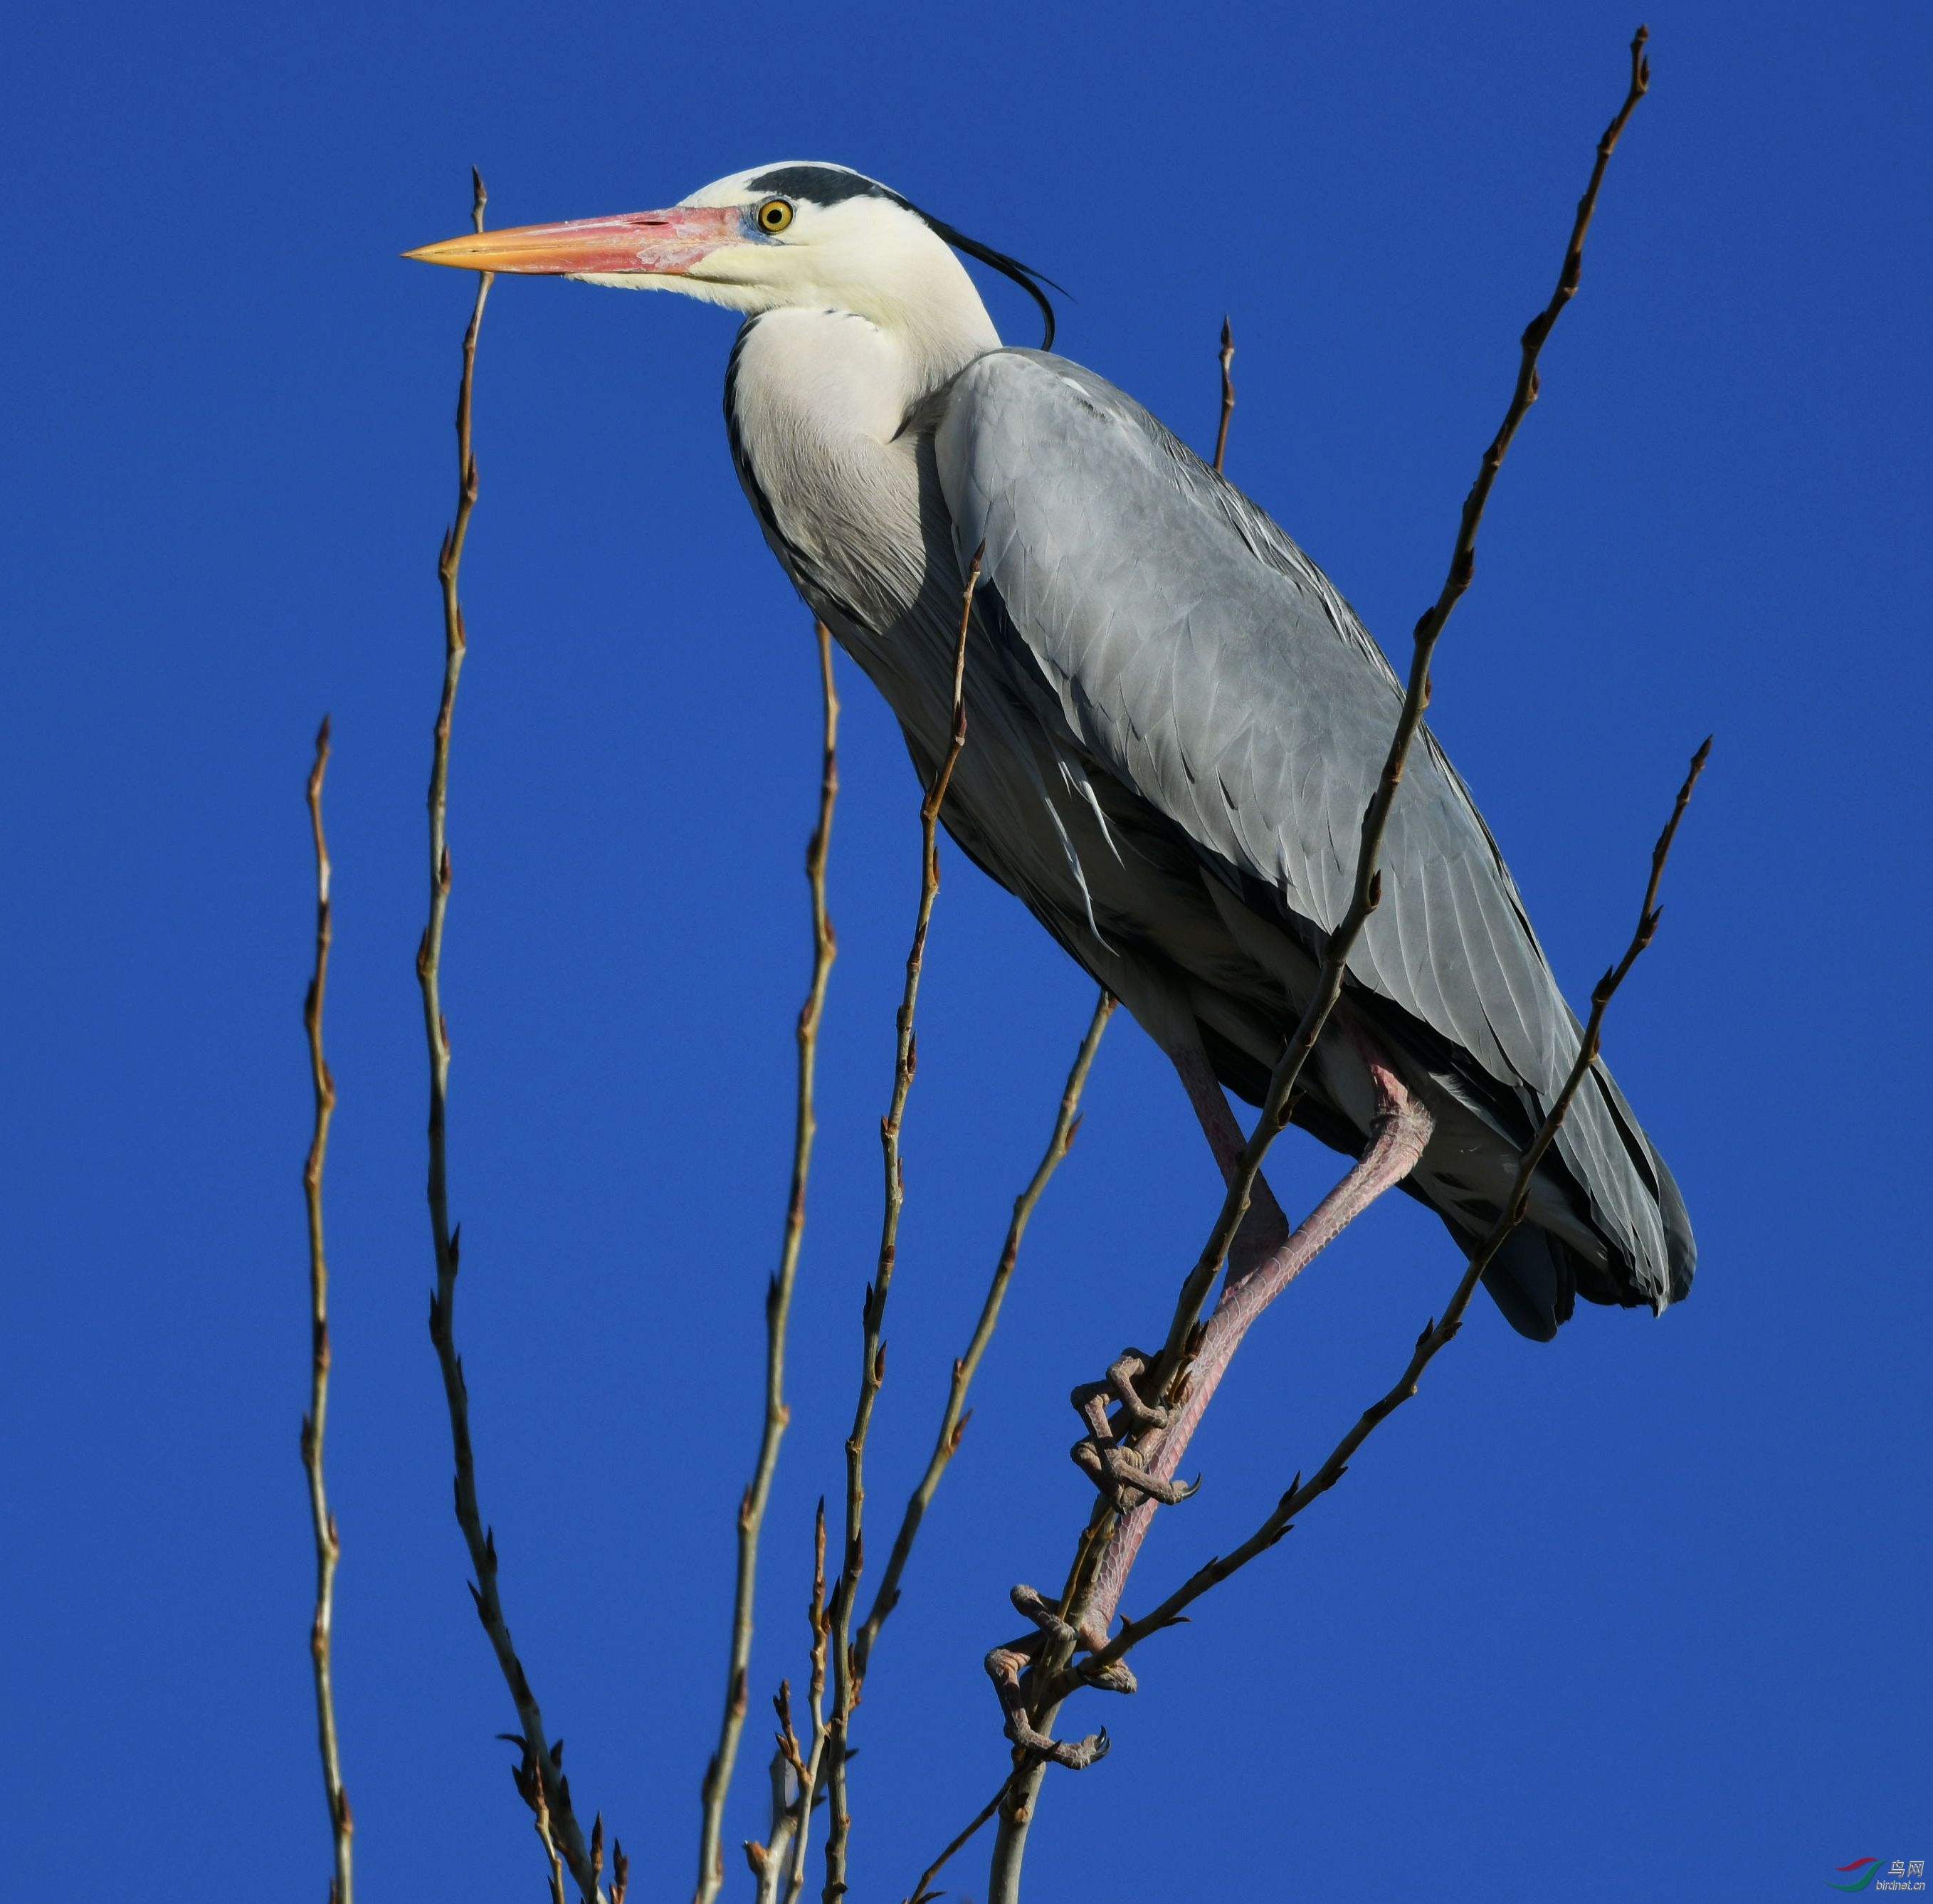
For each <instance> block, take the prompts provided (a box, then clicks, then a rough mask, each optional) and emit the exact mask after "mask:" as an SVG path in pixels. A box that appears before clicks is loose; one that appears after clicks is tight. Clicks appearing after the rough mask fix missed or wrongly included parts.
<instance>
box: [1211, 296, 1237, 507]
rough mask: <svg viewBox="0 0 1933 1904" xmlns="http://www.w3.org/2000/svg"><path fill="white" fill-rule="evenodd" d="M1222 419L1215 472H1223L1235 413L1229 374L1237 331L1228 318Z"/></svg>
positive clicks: (1223, 356)
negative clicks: (1230, 419)
mask: <svg viewBox="0 0 1933 1904" xmlns="http://www.w3.org/2000/svg"><path fill="white" fill-rule="evenodd" d="M1220 356H1221V360H1222V421H1221V423H1220V424H1219V426H1218V427H1217V428H1216V432H1215V474H1216V475H1217V476H1219V475H1221V474H1222V462H1223V460H1224V459H1225V458H1226V457H1227V456H1228V419H1229V418H1230V417H1232V416H1234V414H1235V380H1234V377H1233V376H1231V374H1229V367H1230V365H1232V364H1233V363H1234V361H1235V333H1234V332H1233V331H1232V330H1231V329H1229V328H1228V319H1227V318H1226V317H1223V318H1222V349H1221V352H1220Z"/></svg>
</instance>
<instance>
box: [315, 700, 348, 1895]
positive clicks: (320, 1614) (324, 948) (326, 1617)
mask: <svg viewBox="0 0 1933 1904" xmlns="http://www.w3.org/2000/svg"><path fill="white" fill-rule="evenodd" d="M328 767H329V718H328V717H327V715H326V714H325V715H324V716H323V723H322V725H321V726H320V728H318V729H317V731H316V736H315V765H314V766H313V767H311V769H309V776H308V820H309V831H310V833H311V835H312V836H313V838H314V842H315V971H314V976H312V977H311V979H310V980H309V982H308V994H307V995H306V996H305V998H304V999H303V1000H302V1028H303V1030H305V1032H306V1033H308V1070H309V1081H310V1083H311V1085H312V1086H313V1087H314V1092H315V1122H314V1127H313V1129H312V1130H311V1135H310V1137H309V1144H308V1158H307V1159H306V1160H305V1162H304V1163H303V1166H302V1196H303V1199H304V1201H305V1202H306V1204H307V1205H308V1307H309V1376H308V1414H307V1415H304V1416H303V1418H302V1466H303V1468H304V1469H305V1471H306V1472H307V1474H308V1511H309V1519H310V1521H311V1524H312V1525H313V1527H314V1530H315V1617H314V1620H313V1621H312V1622H311V1625H310V1627H309V1635H308V1650H309V1659H310V1661H311V1665H313V1667H314V1671H315V1724H316V1734H317V1743H318V1744H319V1746H320V1749H321V1753H322V1788H323V1796H324V1797H325V1798H326V1800H327V1801H328V1804H329V1836H330V1838H331V1839H332V1841H333V1844H334V1847H335V1877H334V1878H333V1880H332V1881H331V1883H330V1884H329V1904H352V1900H353V1896H354V1891H355V1886H354V1882H353V1872H352V1869H351V1858H350V1839H351V1836H352V1835H353V1833H354V1831H355V1829H356V1825H355V1821H354V1819H353V1818H352V1817H351V1816H350V1811H349V1794H347V1792H345V1791H344V1790H343V1788H342V1761H341V1753H340V1752H339V1750H338V1746H337V1743H336V1737H335V1689H334V1687H333V1686H332V1685H331V1684H330V1683H329V1641H330V1638H331V1635H332V1632H333V1631H334V1628H335V1565H336V1563H337V1561H338V1560H340V1559H341V1557H342V1543H341V1541H340V1540H339V1539H338V1538H337V1536H336V1532H335V1515H334V1514H332V1513H330V1512H329V1495H328V1492H327V1490H326V1488H325V1487H323V1475H322V1444H323V1430H324V1429H325V1427H326V1425H327V1421H328V1416H329V1262H328V1258H327V1256H326V1254H325V1253H324V1251H323V1235H322V1172H323V1163H325V1161H326V1160H327V1157H328V1155H329V1120H330V1119H331V1118H332V1117H333V1116H334V1115H335V1079H334V1078H332V1076H330V1075H329V1064H328V1061H327V1060H326V1059H325V1058H324V1057H323V1051H322V1005H323V992H324V991H325V990H326V988H327V986H328V983H329V942H330V940H331V939H332V937H333V936H334V930H333V926H332V921H331V915H330V912H329V842H328V841H327V840H326V838H324V837H323V830H322V779H323V774H324V773H325V772H326V771H327V770H328Z"/></svg>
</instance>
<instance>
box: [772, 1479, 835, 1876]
mask: <svg viewBox="0 0 1933 1904" xmlns="http://www.w3.org/2000/svg"><path fill="white" fill-rule="evenodd" d="M805 1618H806V1624H807V1626H808V1627H809V1628H810V1631H811V1633H812V1649H811V1660H812V1677H811V1681H810V1685H809V1686H808V1688H807V1706H808V1709H809V1710H810V1713H811V1714H812V1750H811V1752H810V1754H809V1755H807V1759H806V1762H805V1770H804V1772H803V1773H801V1776H800V1778H799V1786H798V1823H797V1827H796V1829H795V1832H794V1834H793V1837H792V1860H791V1869H790V1872H789V1875H787V1877H786V1884H785V1899H784V1904H792V1900H793V1899H795V1898H797V1897H798V1896H801V1894H802V1893H804V1889H805V1853H806V1847H807V1844H808V1843H809V1842H810V1839H811V1836H812V1807H813V1803H814V1801H815V1800H816V1797H817V1796H818V1791H819V1767H820V1766H821V1764H822V1763H823V1762H824V1760H825V1735H826V1731H827V1728H826V1723H825V1648H826V1641H827V1639H828V1636H829V1635H831V1631H832V1619H831V1614H829V1613H828V1611H826V1606H825V1496H824V1495H823V1494H822V1495H820V1496H819V1512H818V1514H817V1516H816V1517H815V1519H814V1520H813V1529H812V1598H811V1599H810V1601H809V1602H807V1605H806V1609H805Z"/></svg>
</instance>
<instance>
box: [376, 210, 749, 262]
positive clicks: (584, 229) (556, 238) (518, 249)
mask: <svg viewBox="0 0 1933 1904" xmlns="http://www.w3.org/2000/svg"><path fill="white" fill-rule="evenodd" d="M745 236H746V234H745V226H744V214H743V213H742V212H741V211H740V209H739V208H738V206H735V205H721V206H713V205H674V206H672V208H671V209H670V210H669V211H666V212H624V213H621V214H620V215H618V216H617V217H615V218H571V219H568V220H567V221H565V222H564V223H563V224H550V225H511V226H508V227H506V228H505V229H504V230H501V231H477V232H465V233H464V234H463V236H461V237H460V238H446V239H443V242H441V243H440V244H439V245H422V246H420V247H419V248H418V249H416V250H415V251H405V252H404V254H403V255H404V257H406V258H416V259H418V260H420V261H421V262H422V263H425V264H448V265H454V266H456V268H457V269H459V270H461V271H516V272H538V273H542V274H544V275H549V276H552V277H570V278H575V277H584V276H588V275H591V274H593V273H606V272H609V273H623V274H630V273H633V272H648V273H651V274H653V275H658V276H667V277H678V276H682V275H684V274H685V273H686V272H689V271H690V269H691V268H692V266H693V265H695V264H696V263H699V260H701V259H702V258H705V257H709V256H710V254H711V253H712V252H714V251H717V250H720V248H723V246H725V245H736V244H742V243H743V242H745Z"/></svg>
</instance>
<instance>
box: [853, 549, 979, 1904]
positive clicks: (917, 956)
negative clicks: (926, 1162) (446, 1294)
mask: <svg viewBox="0 0 1933 1904" xmlns="http://www.w3.org/2000/svg"><path fill="white" fill-rule="evenodd" d="M985 554H986V550H985V546H982V547H981V548H979V549H976V550H975V551H974V552H973V561H972V562H971V564H969V566H968V568H967V571H966V585H965V586H964V587H963V588H962V590H961V591H960V633H959V636H958V638H957V640H956V641H955V642H954V651H953V696H952V709H953V721H952V730H951V734H950V735H949V736H948V741H947V745H946V750H945V753H944V754H942V756H941V758H940V762H939V766H938V767H937V768H936V769H935V771H934V773H933V781H932V784H931V785H930V787H927V790H926V795H925V797H924V799H922V800H921V802H920V808H919V832H920V852H919V865H920V880H919V907H918V911H917V913H915V916H914V920H913V929H912V948H911V949H910V950H909V952H907V954H906V985H905V988H904V990H903V992H902V993H901V994H900V1009H899V1014H898V1017H897V1021H896V1024H897V1033H898V1036H897V1044H896V1047H895V1049H894V1056H893V1089H892V1097H891V1103H890V1104H889V1105H888V1108H887V1111H886V1114H885V1117H882V1118H881V1119H880V1120H879V1144H880V1148H881V1150H882V1152H883V1154H884V1159H885V1216H884V1217H883V1219H882V1222H881V1224H880V1229H879V1263H878V1266H877V1268H876V1270H875V1271H874V1273H873V1280H872V1282H871V1283H870V1284H868V1285H867V1289H866V1300H865V1306H864V1311H863V1314H862V1320H861V1333H862V1343H863V1346H862V1349H861V1359H860V1364H859V1401H858V1408H857V1409H856V1410H855V1413H854V1415H853V1419H852V1433H851V1435H850V1436H848V1437H847V1439H846V1545H845V1551H844V1554H843V1558H842V1561H841V1565H840V1575H839V1584H838V1586H837V1589H836V1590H834V1593H833V1596H832V1623H833V1635H834V1638H833V1644H832V1682H833V1702H832V1723H831V1730H830V1734H829V1737H828V1740H827V1746H826V1758H827V1764H828V1770H829V1772H830V1774H831V1776H830V1779H829V1782H828V1793H829V1797H830V1808H831V1821H830V1823H829V1824H828V1826H827V1828H826V1834H825V1892H824V1896H825V1904H838V1899H839V1898H840V1895H841V1893H843V1891H844V1890H845V1889H846V1840H847V1838H848V1836H849V1834H850V1832H851V1830H852V1815H851V1812H850V1810H849V1806H848V1805H847V1802H846V1758H847V1750H846V1736H847V1732H848V1730H849V1727H850V1725H851V1723H852V1709H853V1708H854V1707H855V1706H856V1705H857V1704H858V1703H859V1678H860V1668H859V1665H858V1659H856V1657H855V1653H854V1650H853V1646H852V1608H853V1605H854V1602H855V1601H856V1600H857V1599H858V1592H859V1579H860V1576H861V1574H863V1573H864V1571H865V1565H866V1548H865V1539H864V1528H863V1520H864V1511H865V1501H866V1437H867V1433H868V1432H869V1431H870V1429H871V1427H872V1424H873V1403H875V1401H876V1400H877V1399H878V1397H879V1385H880V1384H881V1383H882V1382H883V1381H884V1380H885V1373H886V1348H885V1340H884V1339H883V1337H882V1334H881V1325H882V1323H883V1322H884V1321H885V1312H886V1298H887V1297H888V1295H889V1294H890V1293H891V1289H892V1282H893V1268H894V1264H895V1262H896V1261H897V1257H898V1254H899V1232H900V1209H901V1208H902V1206H903V1205H904V1203H905V1201H906V1183H905V1178H904V1175H903V1172H902V1170H901V1169H900V1122H901V1120H902V1119H903V1117H904V1116H905V1114H906V1097H907V1095H908V1093H909V1092H910V1091H911V1090H912V1078H913V1072H914V1071H915V1069H916V1068H917V1066H918V1045H917V1043H916V1042H915V1039H914V1036H913V1013H914V1011H915V1009H916V1007H917V1006H918V1003H919V981H920V973H921V970H922V968H923V967H924V964H925V961H926V935H927V928H928V927H929V926H930V925H931V923H932V920H933V901H935V900H936V898H939V810H940V808H941V806H942V804H943V803H944V802H945V799H946V790H947V788H948V787H949V786H950V785H951V783H952V779H953V770H954V768H955V767H956V766H957V765H958V764H959V760H960V753H961V752H962V750H963V749H964V748H965V747H966V633H967V630H968V629H969V628H970V627H971V626H972V625H973V594H974V591H975V590H976V589H977V588H979V585H980V564H981V562H982V559H983V558H985Z"/></svg>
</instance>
